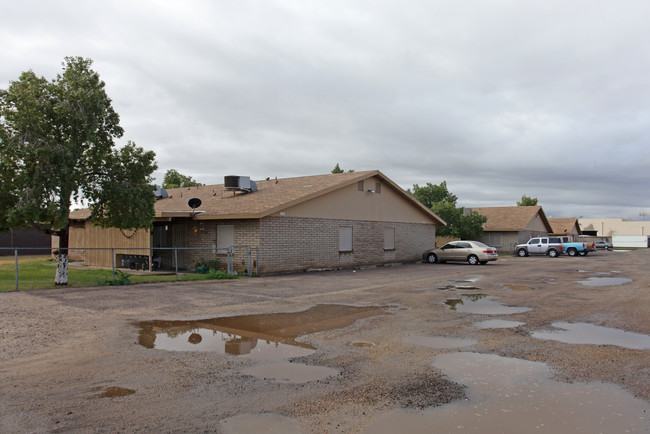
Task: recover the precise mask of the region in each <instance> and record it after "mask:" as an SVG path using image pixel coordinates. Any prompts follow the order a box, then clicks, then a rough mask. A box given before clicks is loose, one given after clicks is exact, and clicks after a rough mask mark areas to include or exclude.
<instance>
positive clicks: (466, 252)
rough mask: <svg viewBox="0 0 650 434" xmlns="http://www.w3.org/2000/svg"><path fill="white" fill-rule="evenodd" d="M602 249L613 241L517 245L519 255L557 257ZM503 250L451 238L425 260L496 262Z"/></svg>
mask: <svg viewBox="0 0 650 434" xmlns="http://www.w3.org/2000/svg"><path fill="white" fill-rule="evenodd" d="M598 248H603V249H605V250H608V249H611V244H609V243H606V242H604V241H599V242H596V243H593V242H591V243H590V242H570V241H568V237H535V238H531V239H530V240H528V242H527V243H524V244H517V246H516V247H515V249H514V252H513V254H514V255H515V256H519V257H525V256H529V255H547V256H549V257H551V258H556V257H558V256H560V255H562V254H564V253H566V254H567V255H569V256H578V255H581V256H586V255H588V254H589V252H592V251H596V249H598ZM498 258H499V253H498V251H497V249H496V248H495V247H490V246H488V245H486V244H483V243H481V242H480V241H471V240H461V241H451V242H449V243H447V244H445V245H444V246H442V247H439V248H435V249H429V250H427V251H425V252H424V253H423V254H422V260H423V261H426V262H428V263H430V264H434V263H441V264H444V263H445V262H447V261H458V262H467V263H469V264H471V265H477V264H481V265H485V264H487V263H488V262H490V261H496V260H497V259H498Z"/></svg>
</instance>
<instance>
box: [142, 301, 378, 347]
mask: <svg viewBox="0 0 650 434" xmlns="http://www.w3.org/2000/svg"><path fill="white" fill-rule="evenodd" d="M386 312H387V308H386V307H379V306H365V307H358V306H349V305H337V304H328V305H325V304H323V305H316V306H314V307H311V308H309V309H307V310H304V311H300V312H283V313H274V314H259V315H240V316H230V317H220V318H210V319H200V320H192V321H163V320H156V321H144V322H140V323H138V324H137V325H138V327H139V328H140V330H139V334H138V343H139V344H140V345H142V346H144V347H146V348H156V349H161V350H168V351H211V352H218V353H225V354H230V355H236V356H245V357H251V358H256V359H262V360H279V359H285V358H290V357H299V356H306V355H309V354H312V353H313V352H314V351H315V350H316V348H314V347H313V346H311V345H309V344H306V343H303V342H299V341H297V340H296V338H298V337H300V336H304V335H307V334H310V333H317V332H320V331H325V330H332V329H337V328H343V327H347V326H349V325H351V324H353V323H354V322H356V321H357V320H359V319H362V318H367V317H370V316H375V315H381V314H385V313H386Z"/></svg>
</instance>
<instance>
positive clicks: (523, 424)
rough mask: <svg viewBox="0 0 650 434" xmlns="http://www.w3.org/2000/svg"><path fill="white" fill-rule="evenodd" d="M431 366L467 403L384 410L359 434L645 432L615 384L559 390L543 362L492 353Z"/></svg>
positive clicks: (643, 421)
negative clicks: (463, 389) (461, 388)
mask: <svg viewBox="0 0 650 434" xmlns="http://www.w3.org/2000/svg"><path fill="white" fill-rule="evenodd" d="M433 365H434V367H435V368H437V369H440V370H442V371H443V373H445V375H447V376H448V377H449V378H450V379H451V380H453V381H456V382H458V383H461V384H464V385H466V386H467V388H468V389H467V394H468V398H469V399H468V400H466V401H461V402H456V403H451V404H446V405H443V406H440V407H435V408H430V409H427V410H424V411H421V412H407V411H403V410H395V411H391V412H388V413H386V414H384V415H382V416H381V417H379V418H377V419H376V420H374V421H373V423H372V424H371V425H370V426H369V427H368V428H367V429H366V431H364V432H366V433H395V432H409V433H432V432H436V433H437V432H441V433H450V432H480V433H505V432H507V433H530V432H538V433H566V432H585V433H597V432H601V433H621V432H639V433H641V432H650V431H649V430H650V420H649V419H648V416H647V415H648V414H649V412H650V405H648V403H646V402H644V401H642V400H640V399H636V398H634V397H633V396H632V395H631V394H630V393H628V392H626V391H625V390H623V389H622V388H620V387H619V386H616V385H612V384H603V383H572V384H568V383H561V382H558V381H555V380H553V373H552V371H551V369H550V368H549V367H548V366H547V365H546V364H544V363H539V362H529V361H525V360H519V359H512V358H507V357H501V356H497V355H493V354H477V353H468V352H453V353H447V354H443V355H440V356H438V357H436V359H435V361H434V363H433Z"/></svg>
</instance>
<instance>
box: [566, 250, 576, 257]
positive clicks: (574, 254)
mask: <svg viewBox="0 0 650 434" xmlns="http://www.w3.org/2000/svg"><path fill="white" fill-rule="evenodd" d="M566 252H567V254H568V255H569V256H576V255H577V254H578V251H577V250H576V249H569V250H567V251H566Z"/></svg>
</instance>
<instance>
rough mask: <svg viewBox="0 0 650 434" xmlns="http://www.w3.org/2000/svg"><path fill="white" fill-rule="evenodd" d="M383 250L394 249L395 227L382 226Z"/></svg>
mask: <svg viewBox="0 0 650 434" xmlns="http://www.w3.org/2000/svg"><path fill="white" fill-rule="evenodd" d="M384 250H395V228H384Z"/></svg>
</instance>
